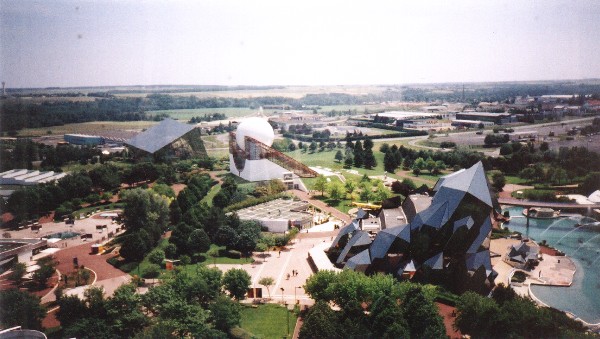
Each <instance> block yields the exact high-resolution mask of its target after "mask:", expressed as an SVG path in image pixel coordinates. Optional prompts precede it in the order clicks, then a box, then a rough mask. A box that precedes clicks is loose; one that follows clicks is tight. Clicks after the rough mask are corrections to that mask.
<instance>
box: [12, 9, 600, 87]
mask: <svg viewBox="0 0 600 339" xmlns="http://www.w3.org/2000/svg"><path fill="white" fill-rule="evenodd" d="M599 18H600V2H599V1H595V0H590V1H585V0H581V1H553V0H541V1H525V0H522V1H521V0H514V1H496V0H492V1H480V0H478V1H461V0H457V1H400V0H396V1H348V0H347V1H337V0H331V1H326V0H320V1H311V0H307V1H306V0H305V1H282V0H279V1H263V0H252V1H248V0H239V1H238V0H232V1H228V0H215V1H211V0H201V1H192V0H180V1H164V0H163V1H159V0H154V1H139V0H135V1H134V0H103V1H93V0H88V1H61V0H40V1H31V0H15V1H9V0H0V80H1V81H5V82H6V86H7V87H8V88H22V87H54V86H56V87H76V86H125V85H232V86H233V85H369V84H404V83H431V82H481V81H528V80H563V79H589V78H600V20H599Z"/></svg>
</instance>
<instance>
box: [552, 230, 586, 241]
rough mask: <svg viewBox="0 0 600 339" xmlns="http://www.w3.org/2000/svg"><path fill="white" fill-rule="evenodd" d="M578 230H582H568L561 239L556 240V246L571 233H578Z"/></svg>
mask: <svg viewBox="0 0 600 339" xmlns="http://www.w3.org/2000/svg"><path fill="white" fill-rule="evenodd" d="M580 229H582V228H581V227H577V228H575V229H572V230H570V231H569V232H567V233H565V235H563V236H562V237H560V239H558V241H557V242H556V244H557V245H558V244H560V242H561V241H562V240H563V239H564V238H566V237H567V236H568V235H569V234H571V233H573V232H575V231H578V230H580Z"/></svg>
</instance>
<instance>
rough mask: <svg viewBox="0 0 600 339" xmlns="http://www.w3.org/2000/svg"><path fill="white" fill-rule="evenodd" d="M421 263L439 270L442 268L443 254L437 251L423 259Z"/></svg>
mask: <svg viewBox="0 0 600 339" xmlns="http://www.w3.org/2000/svg"><path fill="white" fill-rule="evenodd" d="M423 265H426V266H429V267H431V268H433V269H434V270H441V269H442V268H444V255H443V254H442V252H439V253H438V254H436V255H434V256H433V257H431V258H429V259H427V260H425V262H424V263H423Z"/></svg>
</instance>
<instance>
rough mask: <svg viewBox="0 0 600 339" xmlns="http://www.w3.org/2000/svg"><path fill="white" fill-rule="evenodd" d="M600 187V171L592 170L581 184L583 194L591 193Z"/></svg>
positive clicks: (580, 188)
mask: <svg viewBox="0 0 600 339" xmlns="http://www.w3.org/2000/svg"><path fill="white" fill-rule="evenodd" d="M598 189H600V172H592V173H589V174H588V175H586V176H585V178H584V179H583V182H582V183H581V184H579V190H580V191H581V193H582V194H585V195H589V194H591V193H592V192H595V191H596V190H598Z"/></svg>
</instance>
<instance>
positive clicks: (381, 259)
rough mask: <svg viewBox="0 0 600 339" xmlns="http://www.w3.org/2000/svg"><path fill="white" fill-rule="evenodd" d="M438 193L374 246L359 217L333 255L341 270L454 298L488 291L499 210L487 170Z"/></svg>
mask: <svg viewBox="0 0 600 339" xmlns="http://www.w3.org/2000/svg"><path fill="white" fill-rule="evenodd" d="M433 191H434V196H433V198H432V199H431V204H430V205H429V207H427V208H425V209H423V210H421V211H420V212H418V213H416V215H414V217H411V218H410V219H408V220H409V222H408V223H405V224H402V225H400V226H394V227H389V228H384V229H382V230H380V231H379V232H378V233H377V235H376V236H375V237H374V239H372V240H371V239H370V238H369V236H367V235H366V233H365V232H364V231H363V230H361V229H360V227H358V225H359V221H360V220H359V219H360V216H358V217H357V219H356V220H354V221H353V222H352V223H350V224H349V225H348V226H346V227H345V228H343V229H342V230H340V232H339V234H338V236H337V237H336V239H335V240H334V241H333V243H332V246H331V248H330V249H329V253H330V254H334V255H333V257H336V256H337V258H336V260H335V262H336V264H338V265H339V266H343V267H344V268H349V269H353V270H357V271H362V272H365V273H367V274H374V273H377V272H382V273H390V274H393V275H395V276H397V277H398V278H403V279H412V280H414V281H419V282H425V283H434V284H441V285H444V286H446V287H447V288H449V289H450V290H452V291H454V292H462V291H465V290H473V291H477V292H480V293H486V292H487V291H489V289H490V288H491V287H493V282H494V278H495V277H496V273H495V272H494V271H493V270H492V265H491V260H490V251H489V245H490V235H491V232H492V217H493V214H494V208H495V207H497V206H498V204H497V201H495V199H494V198H493V197H492V195H491V193H490V188H489V186H488V182H487V179H486V176H485V172H484V170H483V164H482V163H481V162H479V163H477V164H475V165H474V166H472V167H471V168H469V169H463V170H460V171H457V172H455V173H452V174H450V175H447V176H445V177H442V178H440V179H439V181H438V182H437V183H436V185H435V187H434V189H433ZM382 213H383V212H382ZM338 253H339V254H338Z"/></svg>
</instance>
